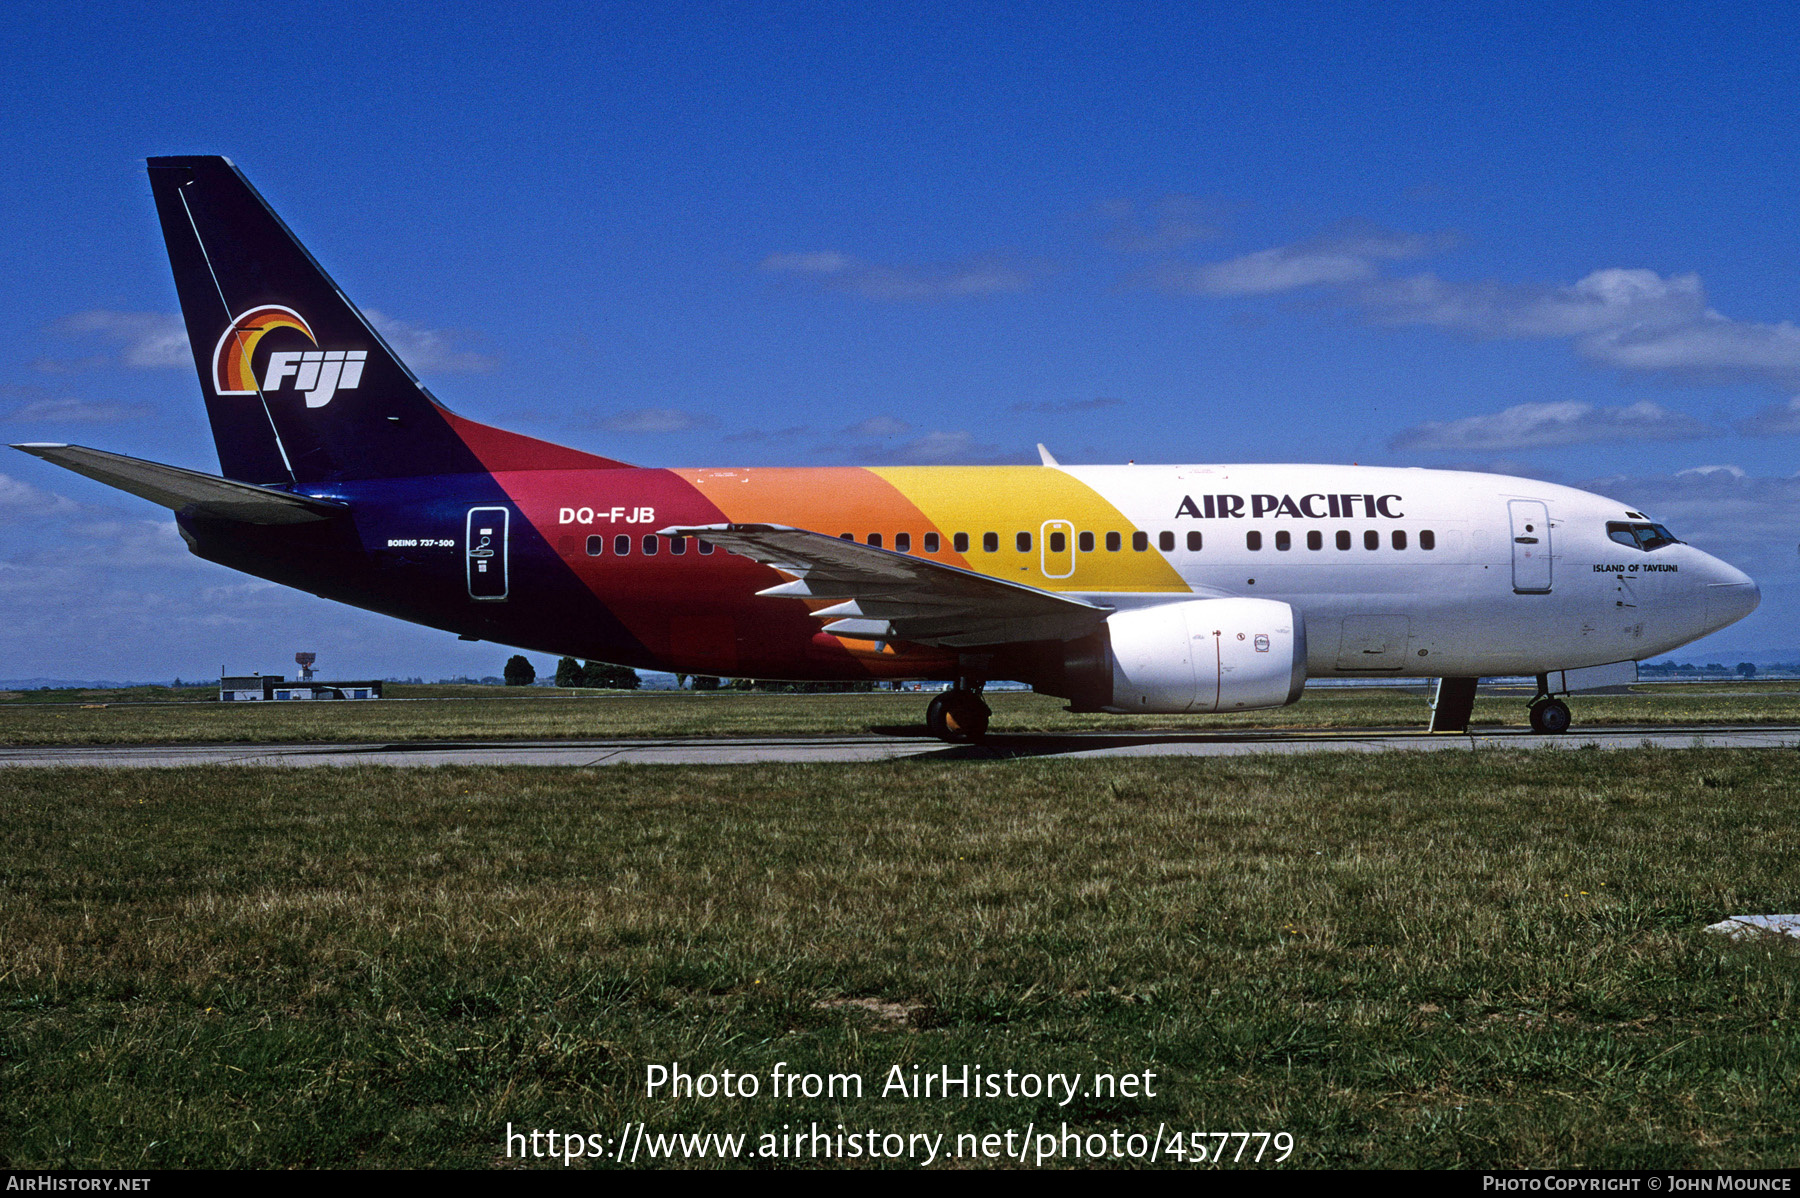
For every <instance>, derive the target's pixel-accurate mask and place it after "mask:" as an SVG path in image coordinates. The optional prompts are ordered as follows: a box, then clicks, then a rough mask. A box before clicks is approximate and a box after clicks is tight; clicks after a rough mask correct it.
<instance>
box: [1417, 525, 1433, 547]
mask: <svg viewBox="0 0 1800 1198" xmlns="http://www.w3.org/2000/svg"><path fill="white" fill-rule="evenodd" d="M1419 548H1421V549H1436V548H1437V534H1436V533H1435V532H1432V531H1431V530H1430V529H1429V528H1427V529H1425V530H1424V531H1423V532H1421V533H1420V534H1419Z"/></svg>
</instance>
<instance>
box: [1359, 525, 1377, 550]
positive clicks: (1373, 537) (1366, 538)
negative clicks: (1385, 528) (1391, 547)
mask: <svg viewBox="0 0 1800 1198" xmlns="http://www.w3.org/2000/svg"><path fill="white" fill-rule="evenodd" d="M1363 548H1364V549H1379V548H1381V534H1380V533H1378V532H1376V531H1375V530H1374V529H1372V528H1371V529H1370V530H1369V531H1368V532H1365V533H1364V534H1363Z"/></svg>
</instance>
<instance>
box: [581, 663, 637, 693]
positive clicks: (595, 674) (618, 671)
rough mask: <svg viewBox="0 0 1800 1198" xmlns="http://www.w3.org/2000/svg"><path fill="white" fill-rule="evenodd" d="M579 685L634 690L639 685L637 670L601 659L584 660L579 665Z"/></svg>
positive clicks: (615, 689)
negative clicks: (609, 663) (584, 661)
mask: <svg viewBox="0 0 1800 1198" xmlns="http://www.w3.org/2000/svg"><path fill="white" fill-rule="evenodd" d="M579 685H581V686H591V687H598V688H601V689H603V690H613V691H634V690H636V689H637V688H638V686H639V679H638V676H637V671H636V670H634V669H632V668H631V667H629V666H612V665H607V664H606V663H605V662H603V661H590V662H586V663H584V664H583V665H582V667H581V682H580V684H579Z"/></svg>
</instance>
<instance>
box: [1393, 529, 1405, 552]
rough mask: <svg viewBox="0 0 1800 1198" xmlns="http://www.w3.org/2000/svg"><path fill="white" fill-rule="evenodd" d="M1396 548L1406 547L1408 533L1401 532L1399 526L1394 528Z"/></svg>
mask: <svg viewBox="0 0 1800 1198" xmlns="http://www.w3.org/2000/svg"><path fill="white" fill-rule="evenodd" d="M1394 548H1396V549H1404V548H1406V534H1405V533H1403V532H1401V531H1400V530H1399V529H1397V528H1396V529H1395V530H1394Z"/></svg>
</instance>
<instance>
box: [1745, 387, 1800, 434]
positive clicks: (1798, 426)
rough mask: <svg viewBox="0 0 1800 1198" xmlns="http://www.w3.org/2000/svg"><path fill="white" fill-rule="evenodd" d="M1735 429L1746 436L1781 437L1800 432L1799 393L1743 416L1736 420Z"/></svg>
mask: <svg viewBox="0 0 1800 1198" xmlns="http://www.w3.org/2000/svg"><path fill="white" fill-rule="evenodd" d="M1737 431H1738V432H1740V433H1743V434H1744V435H1745V436H1747V437H1783V436H1791V435H1792V434H1794V433H1800V395H1796V396H1794V397H1793V398H1792V399H1790V400H1788V401H1787V402H1786V403H1780V404H1772V405H1770V406H1769V407H1766V408H1763V409H1762V410H1760V411H1758V412H1755V413H1753V414H1752V415H1750V416H1747V417H1745V418H1744V419H1742V420H1740V421H1738V423H1737Z"/></svg>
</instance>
